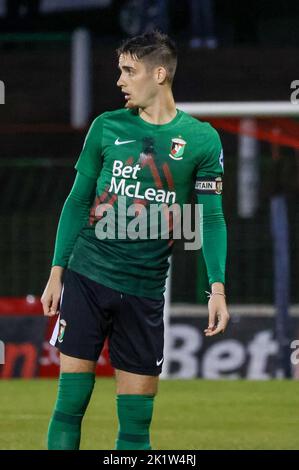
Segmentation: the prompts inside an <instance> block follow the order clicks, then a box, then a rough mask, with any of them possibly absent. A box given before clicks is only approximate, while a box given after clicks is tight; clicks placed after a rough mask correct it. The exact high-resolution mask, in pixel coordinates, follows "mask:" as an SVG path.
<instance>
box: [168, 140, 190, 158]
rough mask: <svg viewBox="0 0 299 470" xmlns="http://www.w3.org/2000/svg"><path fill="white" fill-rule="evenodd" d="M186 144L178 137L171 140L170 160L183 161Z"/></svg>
mask: <svg viewBox="0 0 299 470" xmlns="http://www.w3.org/2000/svg"><path fill="white" fill-rule="evenodd" d="M186 143H187V142H186V141H185V140H183V139H181V138H178V137H175V138H174V139H171V150H170V154H169V156H170V158H173V160H182V158H183V154H184V151H185V145H186Z"/></svg>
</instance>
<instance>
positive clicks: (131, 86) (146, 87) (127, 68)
mask: <svg viewBox="0 0 299 470" xmlns="http://www.w3.org/2000/svg"><path fill="white" fill-rule="evenodd" d="M118 66H119V69H120V72H121V74H120V77H119V79H118V81H117V86H119V87H120V88H121V91H122V92H123V93H124V95H125V100H126V104H125V107H126V108H146V107H147V106H150V105H151V104H152V102H153V100H154V98H155V96H156V95H157V92H158V84H157V80H156V79H155V71H154V70H151V69H150V68H149V67H146V66H145V64H144V62H143V61H142V60H135V59H133V57H132V56H131V55H130V54H121V55H120V57H119V64H118Z"/></svg>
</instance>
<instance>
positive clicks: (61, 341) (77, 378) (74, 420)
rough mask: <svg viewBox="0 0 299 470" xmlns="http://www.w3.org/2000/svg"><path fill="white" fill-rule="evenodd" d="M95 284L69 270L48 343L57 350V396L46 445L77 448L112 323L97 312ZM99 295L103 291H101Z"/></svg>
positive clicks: (105, 316)
mask: <svg viewBox="0 0 299 470" xmlns="http://www.w3.org/2000/svg"><path fill="white" fill-rule="evenodd" d="M98 295H99V293H98V284H97V283H95V282H93V281H91V280H90V279H87V278H86V277H84V276H82V275H80V274H78V273H75V272H73V271H70V270H68V271H67V272H66V275H65V279H64V290H63V296H62V299H61V302H60V312H61V314H60V318H59V319H58V320H57V325H56V327H55V330H54V332H53V336H52V339H51V344H52V345H55V346H56V347H57V348H58V349H59V350H60V362H61V367H60V377H59V386H58V397H57V402H56V405H55V410H54V413H53V416H52V418H51V421H50V426H49V432H48V448H49V449H61V450H63V449H78V448H79V444H80V434H81V422H82V419H83V416H84V413H85V410H86V408H87V405H88V402H89V400H90V397H91V394H92V390H93V387H94V382H95V365H96V361H97V359H98V357H99V355H100V352H101V350H102V346H103V344H104V340H105V337H106V336H107V334H108V329H109V326H110V324H111V321H110V319H109V315H108V314H107V315H100V313H101V308H100V305H99V302H98ZM101 295H102V291H101Z"/></svg>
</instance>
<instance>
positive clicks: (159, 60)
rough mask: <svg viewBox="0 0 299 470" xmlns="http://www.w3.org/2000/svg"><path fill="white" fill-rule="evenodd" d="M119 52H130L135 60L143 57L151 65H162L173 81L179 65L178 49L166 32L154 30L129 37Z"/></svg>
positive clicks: (170, 80) (169, 78) (119, 53)
mask: <svg viewBox="0 0 299 470" xmlns="http://www.w3.org/2000/svg"><path fill="white" fill-rule="evenodd" d="M117 54H118V57H119V56H120V55H121V54H130V55H131V56H132V57H133V58H134V59H135V60H140V59H142V60H144V62H145V63H148V64H150V65H151V66H159V65H162V66H163V67H165V69H166V71H167V78H168V80H169V82H170V83H172V81H173V77H174V74H175V70H176V66H177V49H176V46H175V43H174V42H173V41H172V40H171V39H170V38H169V37H168V36H167V35H166V34H163V33H160V32H159V31H152V32H149V33H144V34H141V35H140V36H135V37H133V38H130V39H127V40H125V41H124V42H123V43H122V44H121V46H120V47H119V48H118V49H117Z"/></svg>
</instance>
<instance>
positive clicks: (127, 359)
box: [110, 294, 164, 450]
mask: <svg viewBox="0 0 299 470" xmlns="http://www.w3.org/2000/svg"><path fill="white" fill-rule="evenodd" d="M163 306H164V299H161V300H152V299H148V298H142V297H136V296H132V295H127V294H123V295H122V302H121V308H120V310H119V312H118V315H117V313H116V314H115V318H114V323H113V330H112V334H111V337H110V358H111V363H112V365H113V366H114V367H115V375H116V387H117V397H116V401H117V414H118V419H119V430H118V436H117V440H116V449H118V450H124V449H130V450H132V449H134V450H138V449H142V450H150V449H151V444H150V424H151V420H152V416H153V408H154V398H155V395H156V394H157V390H158V380H159V374H160V373H161V368H162V362H163V337H164V325H163Z"/></svg>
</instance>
